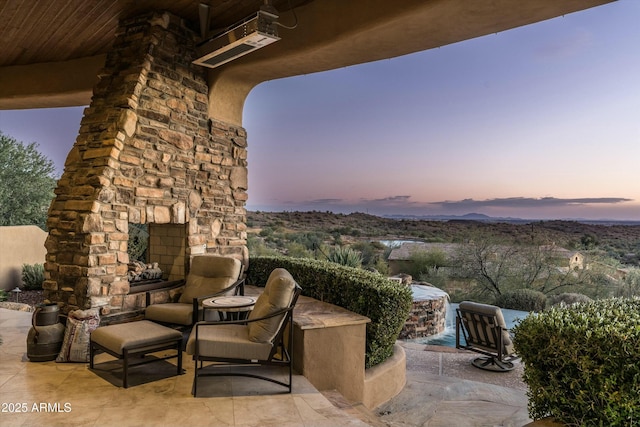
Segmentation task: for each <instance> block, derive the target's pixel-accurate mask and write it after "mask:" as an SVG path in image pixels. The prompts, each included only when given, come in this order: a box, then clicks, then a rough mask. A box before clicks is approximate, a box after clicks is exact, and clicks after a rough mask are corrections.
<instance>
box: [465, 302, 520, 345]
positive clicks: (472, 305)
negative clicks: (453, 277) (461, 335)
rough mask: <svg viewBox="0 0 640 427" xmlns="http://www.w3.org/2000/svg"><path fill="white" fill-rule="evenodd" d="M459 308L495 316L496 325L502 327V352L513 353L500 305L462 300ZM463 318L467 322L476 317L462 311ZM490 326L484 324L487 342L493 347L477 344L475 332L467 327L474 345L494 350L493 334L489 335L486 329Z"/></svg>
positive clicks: (474, 319) (475, 319)
mask: <svg viewBox="0 0 640 427" xmlns="http://www.w3.org/2000/svg"><path fill="white" fill-rule="evenodd" d="M459 308H460V310H469V311H475V312H478V313H482V314H486V315H489V316H495V317H496V321H497V322H498V326H500V327H501V328H503V330H502V345H503V347H504V349H503V352H504V354H507V355H509V354H513V352H514V347H513V341H512V340H511V336H510V335H509V331H507V324H506V322H505V321H504V316H503V315H502V310H500V307H496V306H494V305H488V304H480V303H477V302H470V301H463V302H461V303H460V305H459ZM463 318H465V319H467V321H468V322H469V323H472V322H477V321H478V320H477V318H475V317H473V315H472V314H471V313H463ZM490 327H491V325H488V324H487V325H485V329H486V330H487V337H488V339H489V343H490V344H492V345H493V347H491V346H483V345H477V339H478V337H477V335H476V332H475V330H474V329H473V328H470V329H469V334H470V335H471V338H472V339H473V340H474V341H476V342H475V343H474V345H476V346H477V347H480V348H482V349H484V350H487V351H495V350H496V348H497V344H496V343H495V341H494V340H493V335H491V334H490V333H489V331H488V329H489V328H490Z"/></svg>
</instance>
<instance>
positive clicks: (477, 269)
mask: <svg viewBox="0 0 640 427" xmlns="http://www.w3.org/2000/svg"><path fill="white" fill-rule="evenodd" d="M533 243H534V244H532V245H522V244H515V243H506V242H494V241H492V240H491V239H490V238H486V237H482V236H478V237H476V238H475V239H474V240H472V241H471V242H469V243H468V244H465V245H462V246H461V247H460V249H459V251H458V253H457V258H456V261H455V263H454V264H455V265H456V274H457V275H458V277H461V278H467V279H472V280H473V281H474V283H475V284H476V285H477V287H478V289H479V291H480V293H481V294H489V295H491V296H493V297H494V298H497V297H499V296H500V295H502V294H503V293H504V292H506V291H513V290H516V289H532V290H535V291H539V292H542V293H544V294H546V295H549V294H553V293H557V292H559V291H568V290H571V291H572V292H577V291H581V292H582V293H589V294H590V295H592V296H596V295H600V294H603V293H605V294H606V292H607V289H609V287H610V280H608V278H607V275H606V274H603V273H602V272H600V271H599V270H598V269H595V268H593V269H586V268H583V269H570V268H569V267H567V266H563V265H560V264H559V262H558V259H557V255H556V254H555V253H554V250H553V248H552V247H549V245H540V244H536V242H535V241H534V242H533Z"/></svg>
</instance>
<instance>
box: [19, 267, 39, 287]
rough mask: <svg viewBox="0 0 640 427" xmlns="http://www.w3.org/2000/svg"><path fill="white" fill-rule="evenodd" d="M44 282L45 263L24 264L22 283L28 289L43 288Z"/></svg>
mask: <svg viewBox="0 0 640 427" xmlns="http://www.w3.org/2000/svg"><path fill="white" fill-rule="evenodd" d="M43 282H44V264H23V265H22V284H23V285H24V288H25V289H26V290H28V291H35V290H40V289H42V283H43Z"/></svg>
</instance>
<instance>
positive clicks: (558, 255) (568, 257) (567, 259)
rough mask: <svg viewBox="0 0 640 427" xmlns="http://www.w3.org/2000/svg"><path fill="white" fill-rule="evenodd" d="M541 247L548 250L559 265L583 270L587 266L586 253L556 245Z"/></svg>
mask: <svg viewBox="0 0 640 427" xmlns="http://www.w3.org/2000/svg"><path fill="white" fill-rule="evenodd" d="M540 249H541V250H543V251H548V253H549V254H550V256H551V258H552V259H553V260H554V262H555V264H556V265H557V266H558V267H561V268H568V269H570V270H582V269H584V268H585V263H584V255H582V254H581V253H580V252H576V251H570V250H569V249H565V248H561V247H560V246H556V245H546V246H540Z"/></svg>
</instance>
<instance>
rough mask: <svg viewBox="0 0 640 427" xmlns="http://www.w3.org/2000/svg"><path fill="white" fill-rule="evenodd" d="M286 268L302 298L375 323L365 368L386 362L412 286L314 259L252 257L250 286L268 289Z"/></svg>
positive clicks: (405, 313)
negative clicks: (271, 278) (276, 272)
mask: <svg viewBox="0 0 640 427" xmlns="http://www.w3.org/2000/svg"><path fill="white" fill-rule="evenodd" d="M277 267H282V268H286V269H287V270H288V271H289V272H290V273H291V275H292V276H293V277H294V279H295V280H296V282H298V284H299V285H300V286H301V287H302V294H303V295H305V296H308V297H311V298H315V299H317V300H320V301H325V302H328V303H330V304H335V305H338V306H340V307H343V308H346V309H347V310H350V311H353V312H354V313H358V314H361V315H363V316H366V317H368V318H369V319H371V322H370V323H368V324H367V346H366V353H365V366H366V367H367V368H369V367H371V366H374V365H377V364H379V363H382V362H384V361H385V360H387V359H388V358H389V357H391V356H392V355H393V346H394V344H395V342H396V339H397V338H398V335H399V333H400V330H401V329H402V326H403V325H404V322H405V321H406V319H407V317H408V316H409V310H410V308H411V303H412V301H413V296H412V294H411V289H410V288H409V287H408V286H398V285H397V284H395V283H393V282H392V281H390V280H388V279H387V278H386V277H383V276H382V275H380V274H378V273H373V272H370V271H365V270H362V269H357V268H353V267H345V266H342V265H338V264H335V263H331V262H326V261H319V260H314V259H303V258H287V257H251V259H250V261H249V270H248V271H247V282H248V283H249V284H252V285H258V286H264V284H265V283H266V281H267V278H268V277H269V274H270V273H271V272H272V271H273V269H275V268H277Z"/></svg>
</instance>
